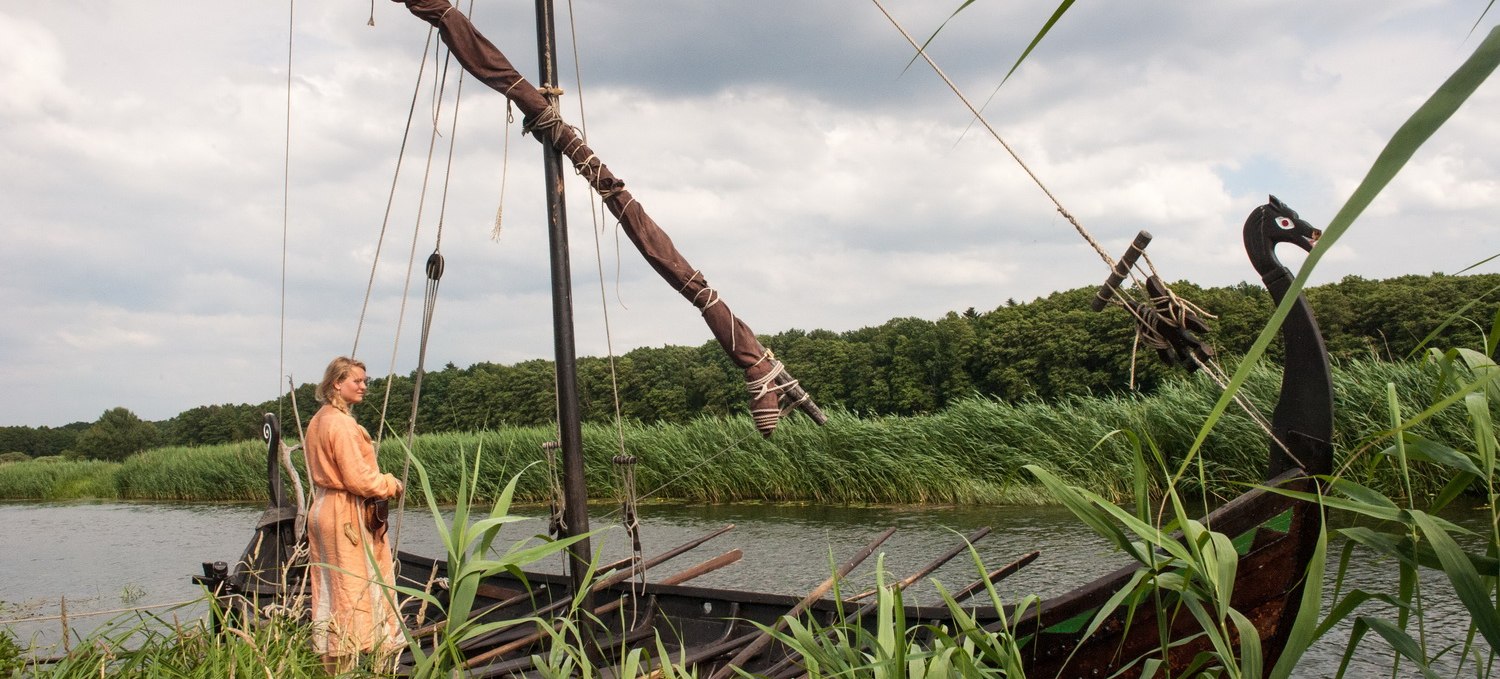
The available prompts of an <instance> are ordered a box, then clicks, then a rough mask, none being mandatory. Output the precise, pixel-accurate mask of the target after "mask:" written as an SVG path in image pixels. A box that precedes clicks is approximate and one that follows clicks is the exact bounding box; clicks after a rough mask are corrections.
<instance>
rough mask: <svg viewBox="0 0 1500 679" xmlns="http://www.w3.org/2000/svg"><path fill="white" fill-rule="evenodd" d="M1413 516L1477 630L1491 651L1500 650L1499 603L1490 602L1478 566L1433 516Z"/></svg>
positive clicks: (1418, 514)
mask: <svg viewBox="0 0 1500 679" xmlns="http://www.w3.org/2000/svg"><path fill="white" fill-rule="evenodd" d="M1411 515H1412V520H1413V521H1414V522H1415V523H1416V525H1417V527H1418V528H1420V529H1421V531H1422V535H1423V537H1425V538H1427V541H1428V542H1429V543H1431V544H1432V549H1433V551H1435V552H1436V553H1437V557H1438V561H1440V562H1441V563H1442V564H1443V572H1444V573H1445V574H1447V576H1448V581H1449V582H1451V583H1452V584H1453V593H1454V594H1456V595H1457V596H1458V600H1459V601H1460V602H1462V603H1463V605H1464V608H1465V609H1466V610H1467V611H1468V613H1469V616H1470V617H1471V618H1472V620H1473V622H1474V627H1475V628H1477V629H1478V630H1479V633H1480V634H1481V635H1483V636H1484V640H1485V641H1487V642H1489V644H1490V648H1500V613H1497V612H1496V610H1495V602H1494V601H1492V600H1491V599H1490V594H1489V588H1488V587H1487V586H1486V585H1485V584H1484V579H1483V578H1481V577H1480V576H1479V573H1478V572H1477V571H1475V570H1474V563H1473V562H1472V561H1470V560H1469V557H1468V555H1467V554H1465V553H1464V551H1463V550H1462V549H1461V548H1459V546H1458V543H1457V542H1454V540H1453V538H1452V537H1451V536H1450V535H1448V532H1447V531H1445V530H1443V528H1442V527H1440V526H1439V525H1438V523H1437V522H1436V521H1434V520H1433V517H1432V516H1430V515H1429V514H1427V513H1426V512H1420V511H1413V512H1412V513H1411Z"/></svg>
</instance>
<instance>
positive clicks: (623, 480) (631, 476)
mask: <svg viewBox="0 0 1500 679" xmlns="http://www.w3.org/2000/svg"><path fill="white" fill-rule="evenodd" d="M613 462H614V464H615V467H616V468H617V469H619V471H620V522H621V524H623V525H624V526H625V534H626V535H629V536H630V549H631V554H632V555H633V556H634V557H635V561H636V563H640V561H641V518H640V515H639V513H638V512H637V511H636V510H637V509H638V507H639V499H638V498H637V497H636V486H635V465H636V458H635V456H634V455H629V454H625V453H621V454H619V455H616V456H614V458H613ZM643 574H644V572H643Z"/></svg>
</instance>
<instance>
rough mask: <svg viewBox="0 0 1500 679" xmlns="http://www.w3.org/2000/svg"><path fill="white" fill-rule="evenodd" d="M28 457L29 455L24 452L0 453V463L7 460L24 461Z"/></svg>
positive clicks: (28, 458) (29, 457)
mask: <svg viewBox="0 0 1500 679" xmlns="http://www.w3.org/2000/svg"><path fill="white" fill-rule="evenodd" d="M30 459H31V456H30V455H27V454H26V453H20V452H14V453H0V464H5V463H7V462H25V461H27V460H30Z"/></svg>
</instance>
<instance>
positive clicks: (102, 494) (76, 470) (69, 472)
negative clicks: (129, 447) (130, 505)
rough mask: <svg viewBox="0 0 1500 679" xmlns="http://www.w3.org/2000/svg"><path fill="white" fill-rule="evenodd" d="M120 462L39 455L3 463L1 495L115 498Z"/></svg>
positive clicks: (1, 468)
mask: <svg viewBox="0 0 1500 679" xmlns="http://www.w3.org/2000/svg"><path fill="white" fill-rule="evenodd" d="M118 469H119V465H118V464H116V463H112V462H104V461H102V460H69V459H64V458H61V457H39V458H37V459H35V460H31V461H28V462H15V463H12V464H7V465H0V498H5V499H9V500H65V499H76V498H114V497H117V495H116V491H115V472H116V471H118Z"/></svg>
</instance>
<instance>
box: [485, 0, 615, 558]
mask: <svg viewBox="0 0 1500 679" xmlns="http://www.w3.org/2000/svg"><path fill="white" fill-rule="evenodd" d="M568 29H569V35H570V38H571V40H572V48H573V79H574V82H576V83H577V86H578V122H579V128H578V140H579V141H578V143H586V140H587V139H588V116H587V114H586V112H585V107H584V102H583V98H584V88H583V69H582V61H583V60H582V59H581V58H579V55H578V24H577V21H576V15H575V14H574V11H573V1H572V0H568ZM542 93H543V94H550V95H552V96H561V95H562V94H563V91H562V89H561V88H558V87H550V88H542ZM507 101H509V100H507ZM548 110H549V111H553V113H554V114H555V113H556V111H555V109H553V108H551V107H549V109H548ZM559 120H560V119H559ZM552 127H553V125H551V124H549V125H548V129H549V130H550V129H551V128H552ZM591 161H592V162H594V163H599V162H600V161H599V160H598V159H597V158H595V157H593V156H590V157H589V158H586V159H585V160H584V161H583V162H582V163H575V164H574V171H575V172H577V173H578V174H584V173H583V168H586V167H587V166H588V165H589V163H590V162H591ZM595 188H596V189H597V187H595ZM616 190H619V189H616ZM604 199H605V197H604V196H601V195H600V193H599V192H598V191H597V190H596V191H595V192H594V194H593V195H591V196H590V198H589V219H590V223H591V224H593V227H594V228H593V229H592V231H593V236H594V266H595V270H596V271H597V272H598V276H599V307H600V309H601V310H602V314H603V320H604V345H605V355H606V357H607V359H608V364H609V387H610V396H611V399H612V405H613V407H614V429H615V447H616V449H617V450H618V451H619V452H618V454H616V455H615V456H614V458H613V460H614V464H615V466H616V468H617V469H618V470H619V471H620V474H619V475H618V478H617V484H616V499H617V500H618V501H619V503H620V513H621V522H622V524H623V526H624V528H625V533H626V534H627V535H629V536H630V544H631V547H632V551H631V555H632V556H633V557H634V558H635V560H636V562H637V563H639V562H640V561H641V559H642V558H643V557H642V552H641V534H640V529H641V521H640V513H639V508H640V507H639V501H638V498H637V497H636V480H635V465H636V457H635V456H634V455H630V454H628V453H627V452H626V450H625V423H624V420H625V417H624V410H623V408H622V406H621V398H620V379H619V370H618V367H617V363H616V361H615V344H614V332H613V327H612V325H611V322H610V314H609V295H608V292H607V289H606V286H605V282H604V253H603V246H602V243H601V235H602V234H603V232H604V228H605V221H606V220H605V219H604V211H603V210H601V209H600V207H601V201H602V200H604ZM622 213H623V211H622ZM618 225H619V222H616V226H617V227H618ZM615 233H616V238H615V263H616V264H615V299H616V300H617V301H619V300H620V278H619V271H620V267H619V261H620V256H619V252H620V247H619V242H620V241H619V233H618V230H615ZM621 303H622V305H623V302H621ZM638 575H639V581H640V583H641V584H644V583H645V571H641V572H640V573H639V574H638Z"/></svg>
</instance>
